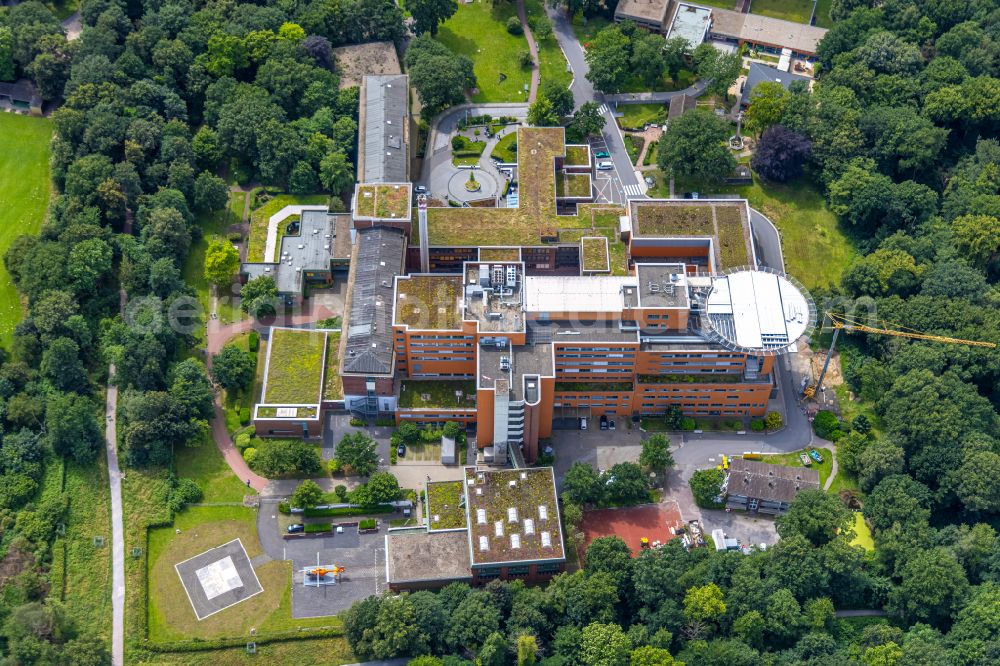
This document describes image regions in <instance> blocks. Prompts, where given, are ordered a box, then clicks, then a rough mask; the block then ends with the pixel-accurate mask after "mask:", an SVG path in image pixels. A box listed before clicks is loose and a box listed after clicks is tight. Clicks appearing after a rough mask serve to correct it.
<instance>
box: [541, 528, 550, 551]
mask: <svg viewBox="0 0 1000 666" xmlns="http://www.w3.org/2000/svg"><path fill="white" fill-rule="evenodd" d="M551 547H552V534H550V533H549V532H542V548H551Z"/></svg>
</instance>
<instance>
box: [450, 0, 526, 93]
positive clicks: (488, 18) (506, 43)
mask: <svg viewBox="0 0 1000 666" xmlns="http://www.w3.org/2000/svg"><path fill="white" fill-rule="evenodd" d="M516 15H517V5H516V4H515V3H513V2H510V3H504V4H502V5H501V6H499V7H497V8H495V9H494V8H493V6H492V5H491V3H490V2H489V1H488V0H476V2H473V3H472V4H469V5H459V6H458V11H457V12H455V15H454V16H452V17H451V18H450V19H448V20H447V21H445V22H444V23H442V24H441V27H440V28H439V29H438V34H437V37H436V39H437V40H438V41H439V42H441V43H442V44H444V45H445V46H447V47H448V48H449V49H451V50H452V51H453V52H455V53H458V54H461V55H464V56H468V57H469V58H471V59H472V62H473V69H474V71H475V73H476V81H477V85H478V87H479V92H478V93H476V94H475V95H473V96H472V101H474V102H520V101H523V100H526V99H527V97H528V96H527V94H526V93H525V92H524V87H525V86H526V85H528V84H529V83H531V71H530V70H529V69H527V68H522V67H521V65H520V63H519V62H518V55H519V54H520V53H521V52H522V51H527V50H528V42H527V40H526V39H525V38H524V36H523V35H518V36H515V35H511V34H510V33H508V32H507V28H506V27H505V26H506V24H507V19H508V18H510V17H511V16H516ZM501 77H503V80H502V81H501Z"/></svg>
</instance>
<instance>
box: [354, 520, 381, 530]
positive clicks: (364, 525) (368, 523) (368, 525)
mask: <svg viewBox="0 0 1000 666" xmlns="http://www.w3.org/2000/svg"><path fill="white" fill-rule="evenodd" d="M376 527H378V521H377V520H375V519H374V518H366V519H365V520H362V521H361V522H359V523H358V529H359V530H373V529H375V528H376Z"/></svg>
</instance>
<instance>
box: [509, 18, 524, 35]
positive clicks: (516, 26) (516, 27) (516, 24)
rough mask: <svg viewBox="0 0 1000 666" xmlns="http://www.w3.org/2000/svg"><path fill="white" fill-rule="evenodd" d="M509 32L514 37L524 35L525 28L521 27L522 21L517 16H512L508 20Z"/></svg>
mask: <svg viewBox="0 0 1000 666" xmlns="http://www.w3.org/2000/svg"><path fill="white" fill-rule="evenodd" d="M507 32H509V33H510V34H512V35H523V34H524V26H523V25H521V20H520V19H519V18H517V17H516V16H511V17H510V18H509V19H507Z"/></svg>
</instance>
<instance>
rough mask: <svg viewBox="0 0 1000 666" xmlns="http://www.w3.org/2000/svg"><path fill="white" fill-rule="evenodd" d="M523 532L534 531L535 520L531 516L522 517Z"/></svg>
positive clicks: (530, 532) (531, 532)
mask: <svg viewBox="0 0 1000 666" xmlns="http://www.w3.org/2000/svg"><path fill="white" fill-rule="evenodd" d="M524 533H525V534H534V533H535V521H533V520H532V519H531V518H525V519H524Z"/></svg>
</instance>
